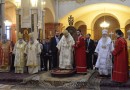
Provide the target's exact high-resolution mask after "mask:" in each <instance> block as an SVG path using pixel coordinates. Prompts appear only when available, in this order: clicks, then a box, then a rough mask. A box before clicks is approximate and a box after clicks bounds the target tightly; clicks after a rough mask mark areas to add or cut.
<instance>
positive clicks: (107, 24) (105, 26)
mask: <svg viewBox="0 0 130 90" xmlns="http://www.w3.org/2000/svg"><path fill="white" fill-rule="evenodd" d="M109 26H110V24H109V23H107V22H106V21H103V22H102V23H101V24H100V27H102V28H108V27H109Z"/></svg>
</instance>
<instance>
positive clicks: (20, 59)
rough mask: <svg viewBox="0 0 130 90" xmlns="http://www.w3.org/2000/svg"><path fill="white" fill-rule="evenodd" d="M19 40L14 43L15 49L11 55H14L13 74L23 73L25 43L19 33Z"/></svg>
mask: <svg viewBox="0 0 130 90" xmlns="http://www.w3.org/2000/svg"><path fill="white" fill-rule="evenodd" d="M18 38H19V40H18V41H17V42H16V44H15V47H14V49H13V53H14V54H15V60H14V67H15V73H24V67H25V57H24V50H25V46H26V42H25V41H24V40H23V35H22V34H21V33H19V35H18Z"/></svg>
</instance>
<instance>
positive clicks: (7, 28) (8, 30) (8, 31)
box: [5, 26, 11, 40]
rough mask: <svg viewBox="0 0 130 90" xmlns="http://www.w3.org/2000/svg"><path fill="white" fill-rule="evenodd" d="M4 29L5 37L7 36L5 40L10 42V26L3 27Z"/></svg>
mask: <svg viewBox="0 0 130 90" xmlns="http://www.w3.org/2000/svg"><path fill="white" fill-rule="evenodd" d="M5 27H6V28H5V29H6V31H5V33H6V35H7V39H8V40H10V28H11V27H10V26H5Z"/></svg>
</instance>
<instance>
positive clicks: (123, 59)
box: [112, 29, 128, 83]
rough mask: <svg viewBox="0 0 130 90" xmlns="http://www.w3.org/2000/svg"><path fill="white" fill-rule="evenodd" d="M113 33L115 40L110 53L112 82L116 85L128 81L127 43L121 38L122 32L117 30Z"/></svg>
mask: <svg viewBox="0 0 130 90" xmlns="http://www.w3.org/2000/svg"><path fill="white" fill-rule="evenodd" d="M115 33H116V34H115V35H116V37H117V40H116V42H115V49H114V51H113V52H112V53H113V55H114V66H113V67H114V68H113V75H112V80H113V81H115V82H118V83H123V82H127V81H128V52H127V42H126V40H125V39H124V38H123V37H122V35H123V32H122V31H121V30H120V29H117V30H116V31H115Z"/></svg>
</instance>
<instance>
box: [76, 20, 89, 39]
mask: <svg viewBox="0 0 130 90" xmlns="http://www.w3.org/2000/svg"><path fill="white" fill-rule="evenodd" d="M74 27H75V28H76V29H77V30H78V29H80V30H81V32H82V34H83V36H85V35H86V33H87V25H86V24H85V22H83V21H77V22H76V23H75V24H74Z"/></svg>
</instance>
